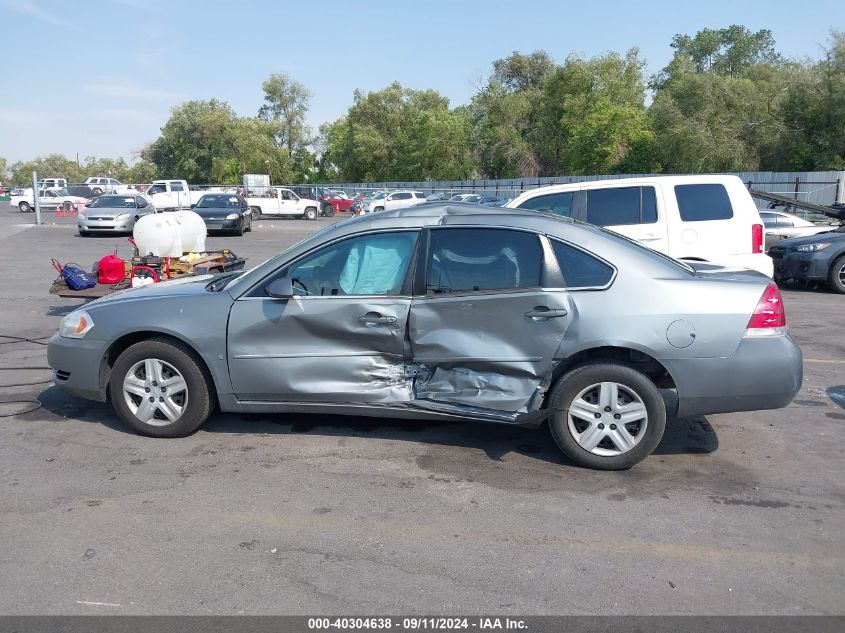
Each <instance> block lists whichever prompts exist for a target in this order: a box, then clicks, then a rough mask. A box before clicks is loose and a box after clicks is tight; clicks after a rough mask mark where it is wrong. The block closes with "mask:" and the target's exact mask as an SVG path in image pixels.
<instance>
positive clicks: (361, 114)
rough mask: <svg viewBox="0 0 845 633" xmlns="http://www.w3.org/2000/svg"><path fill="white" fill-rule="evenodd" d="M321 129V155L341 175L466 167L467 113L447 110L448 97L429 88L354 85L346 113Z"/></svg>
mask: <svg viewBox="0 0 845 633" xmlns="http://www.w3.org/2000/svg"><path fill="white" fill-rule="evenodd" d="M322 132H323V135H324V139H323V141H322V143H323V146H324V147H325V151H324V160H325V161H328V162H329V163H330V164H331V165H333V166H334V168H335V169H336V170H337V172H338V174H339V175H340V177H341V178H343V179H347V180H352V181H379V180H423V179H426V178H432V179H437V180H441V179H442V180H447V179H460V178H465V177H467V176H468V175H469V174H470V173H471V169H472V167H471V157H470V153H469V149H468V140H469V132H470V129H469V120H468V117H467V116H466V114H465V112H464V111H462V110H460V111H454V110H450V109H449V101H448V99H446V98H445V97H443V96H441V95H440V94H438V93H437V92H435V91H434V90H411V89H409V88H403V87H402V86H401V85H400V84H399V83H398V82H397V83H393V84H391V85H390V86H388V87H387V88H385V89H384V90H380V91H375V92H370V93H366V94H365V93H362V92H360V91H356V92H355V94H354V98H353V104H352V106H351V107H350V108H349V111H348V112H347V114H346V116H344V117H342V118H340V119H338V120H337V121H335V122H334V123H331V124H329V125H326V126H324V127H323V128H322ZM321 169H323V170H324V171H325V170H327V169H328V167H327V166H326V165H323V167H321Z"/></svg>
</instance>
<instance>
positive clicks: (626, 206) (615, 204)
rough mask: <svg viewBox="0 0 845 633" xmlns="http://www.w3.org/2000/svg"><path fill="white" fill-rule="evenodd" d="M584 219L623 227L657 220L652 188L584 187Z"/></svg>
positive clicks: (599, 223)
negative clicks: (585, 203) (585, 212)
mask: <svg viewBox="0 0 845 633" xmlns="http://www.w3.org/2000/svg"><path fill="white" fill-rule="evenodd" d="M587 222H589V223H590V224H595V225H596V226H625V225H630V224H651V223H654V222H657V200H656V198H655V194H654V187H613V188H610V189H592V190H590V189H588V190H587Z"/></svg>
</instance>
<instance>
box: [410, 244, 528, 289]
mask: <svg viewBox="0 0 845 633" xmlns="http://www.w3.org/2000/svg"><path fill="white" fill-rule="evenodd" d="M542 261H543V252H542V249H541V248H540V240H539V238H538V237H537V236H536V235H535V234H533V233H525V232H523V231H512V230H507V229H458V228H455V229H433V230H432V231H431V239H430V244H429V255H428V262H427V270H426V292H427V293H429V294H448V293H455V292H480V291H486V290H503V291H507V290H515V289H522V288H539V287H540V271H541V269H542Z"/></svg>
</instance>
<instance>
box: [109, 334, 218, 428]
mask: <svg viewBox="0 0 845 633" xmlns="http://www.w3.org/2000/svg"><path fill="white" fill-rule="evenodd" d="M210 383H211V381H210V379H209V378H208V377H207V375H206V372H205V371H204V370H203V367H202V366H201V363H200V361H199V360H198V359H197V357H196V355H195V354H194V353H193V352H192V351H191V350H189V349H188V348H187V347H185V346H183V345H181V344H179V343H177V342H175V341H169V340H163V339H151V340H147V341H141V342H140V343H136V344H135V345H132V346H131V347H129V348H127V349H126V350H125V351H124V352H123V353H122V354H121V355H120V356H119V357H118V359H117V361H115V364H114V367H113V368H112V373H111V379H110V380H109V392H110V395H111V401H112V405H113V406H114V408H115V411H117V413H118V415H119V416H120V417H121V418H122V419H123V421H124V422H126V423H127V424H128V425H129V426H131V427H132V428H133V429H135V430H136V431H137V432H138V433H140V434H141V435H149V436H151V437H183V436H185V435H189V434H191V433H193V432H194V431H196V430H197V429H198V428H199V427H200V426H201V425H202V424H203V422H205V421H206V419H207V418H208V416H209V415H210V414H211V410H212V408H213V404H214V395H213V392H212V390H211V388H210Z"/></svg>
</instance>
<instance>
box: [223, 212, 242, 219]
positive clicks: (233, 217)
mask: <svg viewBox="0 0 845 633" xmlns="http://www.w3.org/2000/svg"><path fill="white" fill-rule="evenodd" d="M239 217H241V216H240V215H238V214H237V213H230V214H229V215H227V216H226V219H227V220H237V219H238V218H239Z"/></svg>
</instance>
